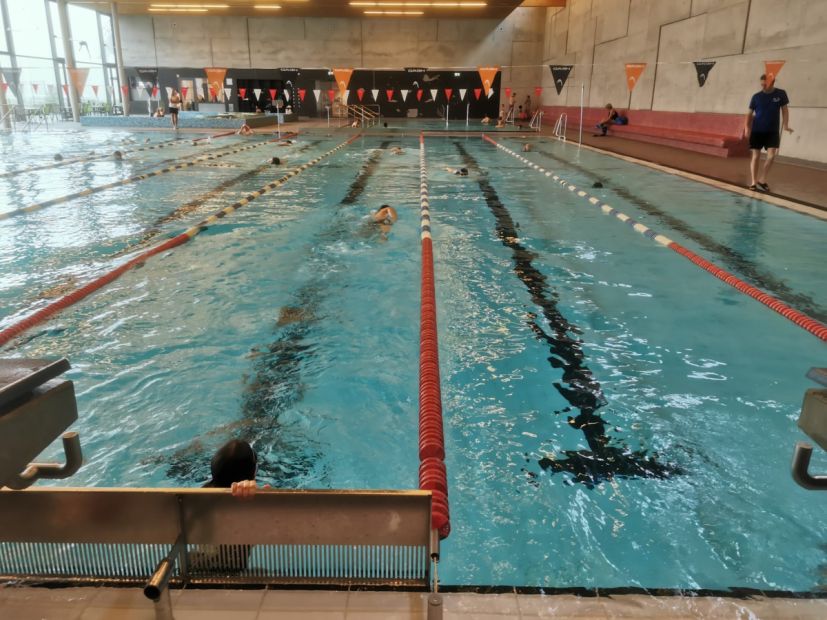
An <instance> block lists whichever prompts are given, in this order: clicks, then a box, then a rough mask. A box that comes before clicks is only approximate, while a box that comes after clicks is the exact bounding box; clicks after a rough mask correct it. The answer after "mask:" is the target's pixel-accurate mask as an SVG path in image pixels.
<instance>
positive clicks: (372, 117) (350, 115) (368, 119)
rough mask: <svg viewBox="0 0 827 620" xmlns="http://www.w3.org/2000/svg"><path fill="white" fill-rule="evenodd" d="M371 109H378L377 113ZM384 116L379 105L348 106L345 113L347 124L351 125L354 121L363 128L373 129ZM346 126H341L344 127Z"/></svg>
mask: <svg viewBox="0 0 827 620" xmlns="http://www.w3.org/2000/svg"><path fill="white" fill-rule="evenodd" d="M370 108H376V112H374V111H373V110H371V109H370ZM381 116H382V112H381V108H380V107H379V106H378V105H375V104H370V105H348V106H346V111H345V117H344V118H345V124H347V125H351V124H352V123H353V121H358V122H359V124H360V125H361V126H362V127H372V126H374V125H376V124H377V123H378V122H379V119H380V118H381ZM345 124H341V125H339V126H340V127H344V126H345Z"/></svg>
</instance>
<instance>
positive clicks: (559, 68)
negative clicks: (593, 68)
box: [548, 65, 574, 95]
mask: <svg viewBox="0 0 827 620" xmlns="http://www.w3.org/2000/svg"><path fill="white" fill-rule="evenodd" d="M548 68H549V69H551V78H552V79H553V80H554V89H555V90H556V91H557V94H558V95H559V94H560V93H562V92H563V86H565V85H566V80H568V79H569V73H571V70H572V69H573V68H574V65H549V66H548Z"/></svg>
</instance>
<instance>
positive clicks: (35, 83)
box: [32, 82, 40, 93]
mask: <svg viewBox="0 0 827 620" xmlns="http://www.w3.org/2000/svg"><path fill="white" fill-rule="evenodd" d="M39 88H40V84H38V83H37V82H32V90H33V91H34V92H35V93H37V90H38V89H39Z"/></svg>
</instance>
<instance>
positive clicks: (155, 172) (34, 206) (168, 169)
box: [0, 142, 269, 221]
mask: <svg viewBox="0 0 827 620" xmlns="http://www.w3.org/2000/svg"><path fill="white" fill-rule="evenodd" d="M268 143H269V142H259V143H257V144H250V145H247V146H242V147H239V148H236V149H233V150H231V151H224V152H223V153H215V154H213V155H203V156H201V157H196V158H195V159H193V160H191V161H185V162H181V163H180V164H175V165H173V166H168V167H166V168H159V169H158V170H153V171H151V172H145V173H143V174H138V175H135V176H131V177H129V178H126V179H121V180H120V181H113V182H112V183H106V184H105V185H98V186H96V187H87V188H86V189H84V190H81V191H79V192H74V193H73V194H67V195H66V196H59V197H57V198H52V199H51V200H46V201H44V202H36V203H34V204H31V205H29V206H27V207H20V208H19V209H13V210H11V211H6V212H5V213H0V221H1V220H6V219H9V218H11V217H14V216H16V215H24V214H26V213H33V212H34V211H40V210H41V209H45V208H46V207H51V206H54V205H57V204H62V203H64V202H69V201H70V200H74V199H75V198H81V197H83V196H91V195H92V194H97V193H98V192H103V191H106V190H107V189H112V188H113V187H120V186H121V185H128V184H129V183H137V182H138V181H144V180H146V179H149V178H152V177H157V176H159V175H162V174H167V173H168V172H173V171H175V170H181V169H183V168H190V167H192V166H195V165H196V164H199V163H201V162H203V161H210V160H212V159H219V158H221V157H226V156H227V155H233V154H234V153H241V152H242V151H249V150H250V149H257V148H259V147H262V146H264V145H266V144H268Z"/></svg>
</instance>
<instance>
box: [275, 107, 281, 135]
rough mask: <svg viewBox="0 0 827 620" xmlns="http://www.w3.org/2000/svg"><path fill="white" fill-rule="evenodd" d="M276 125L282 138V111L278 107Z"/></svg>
mask: <svg viewBox="0 0 827 620" xmlns="http://www.w3.org/2000/svg"><path fill="white" fill-rule="evenodd" d="M276 127H277V130H278V132H279V139H281V112H280V111H279V109H278V108H276Z"/></svg>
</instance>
